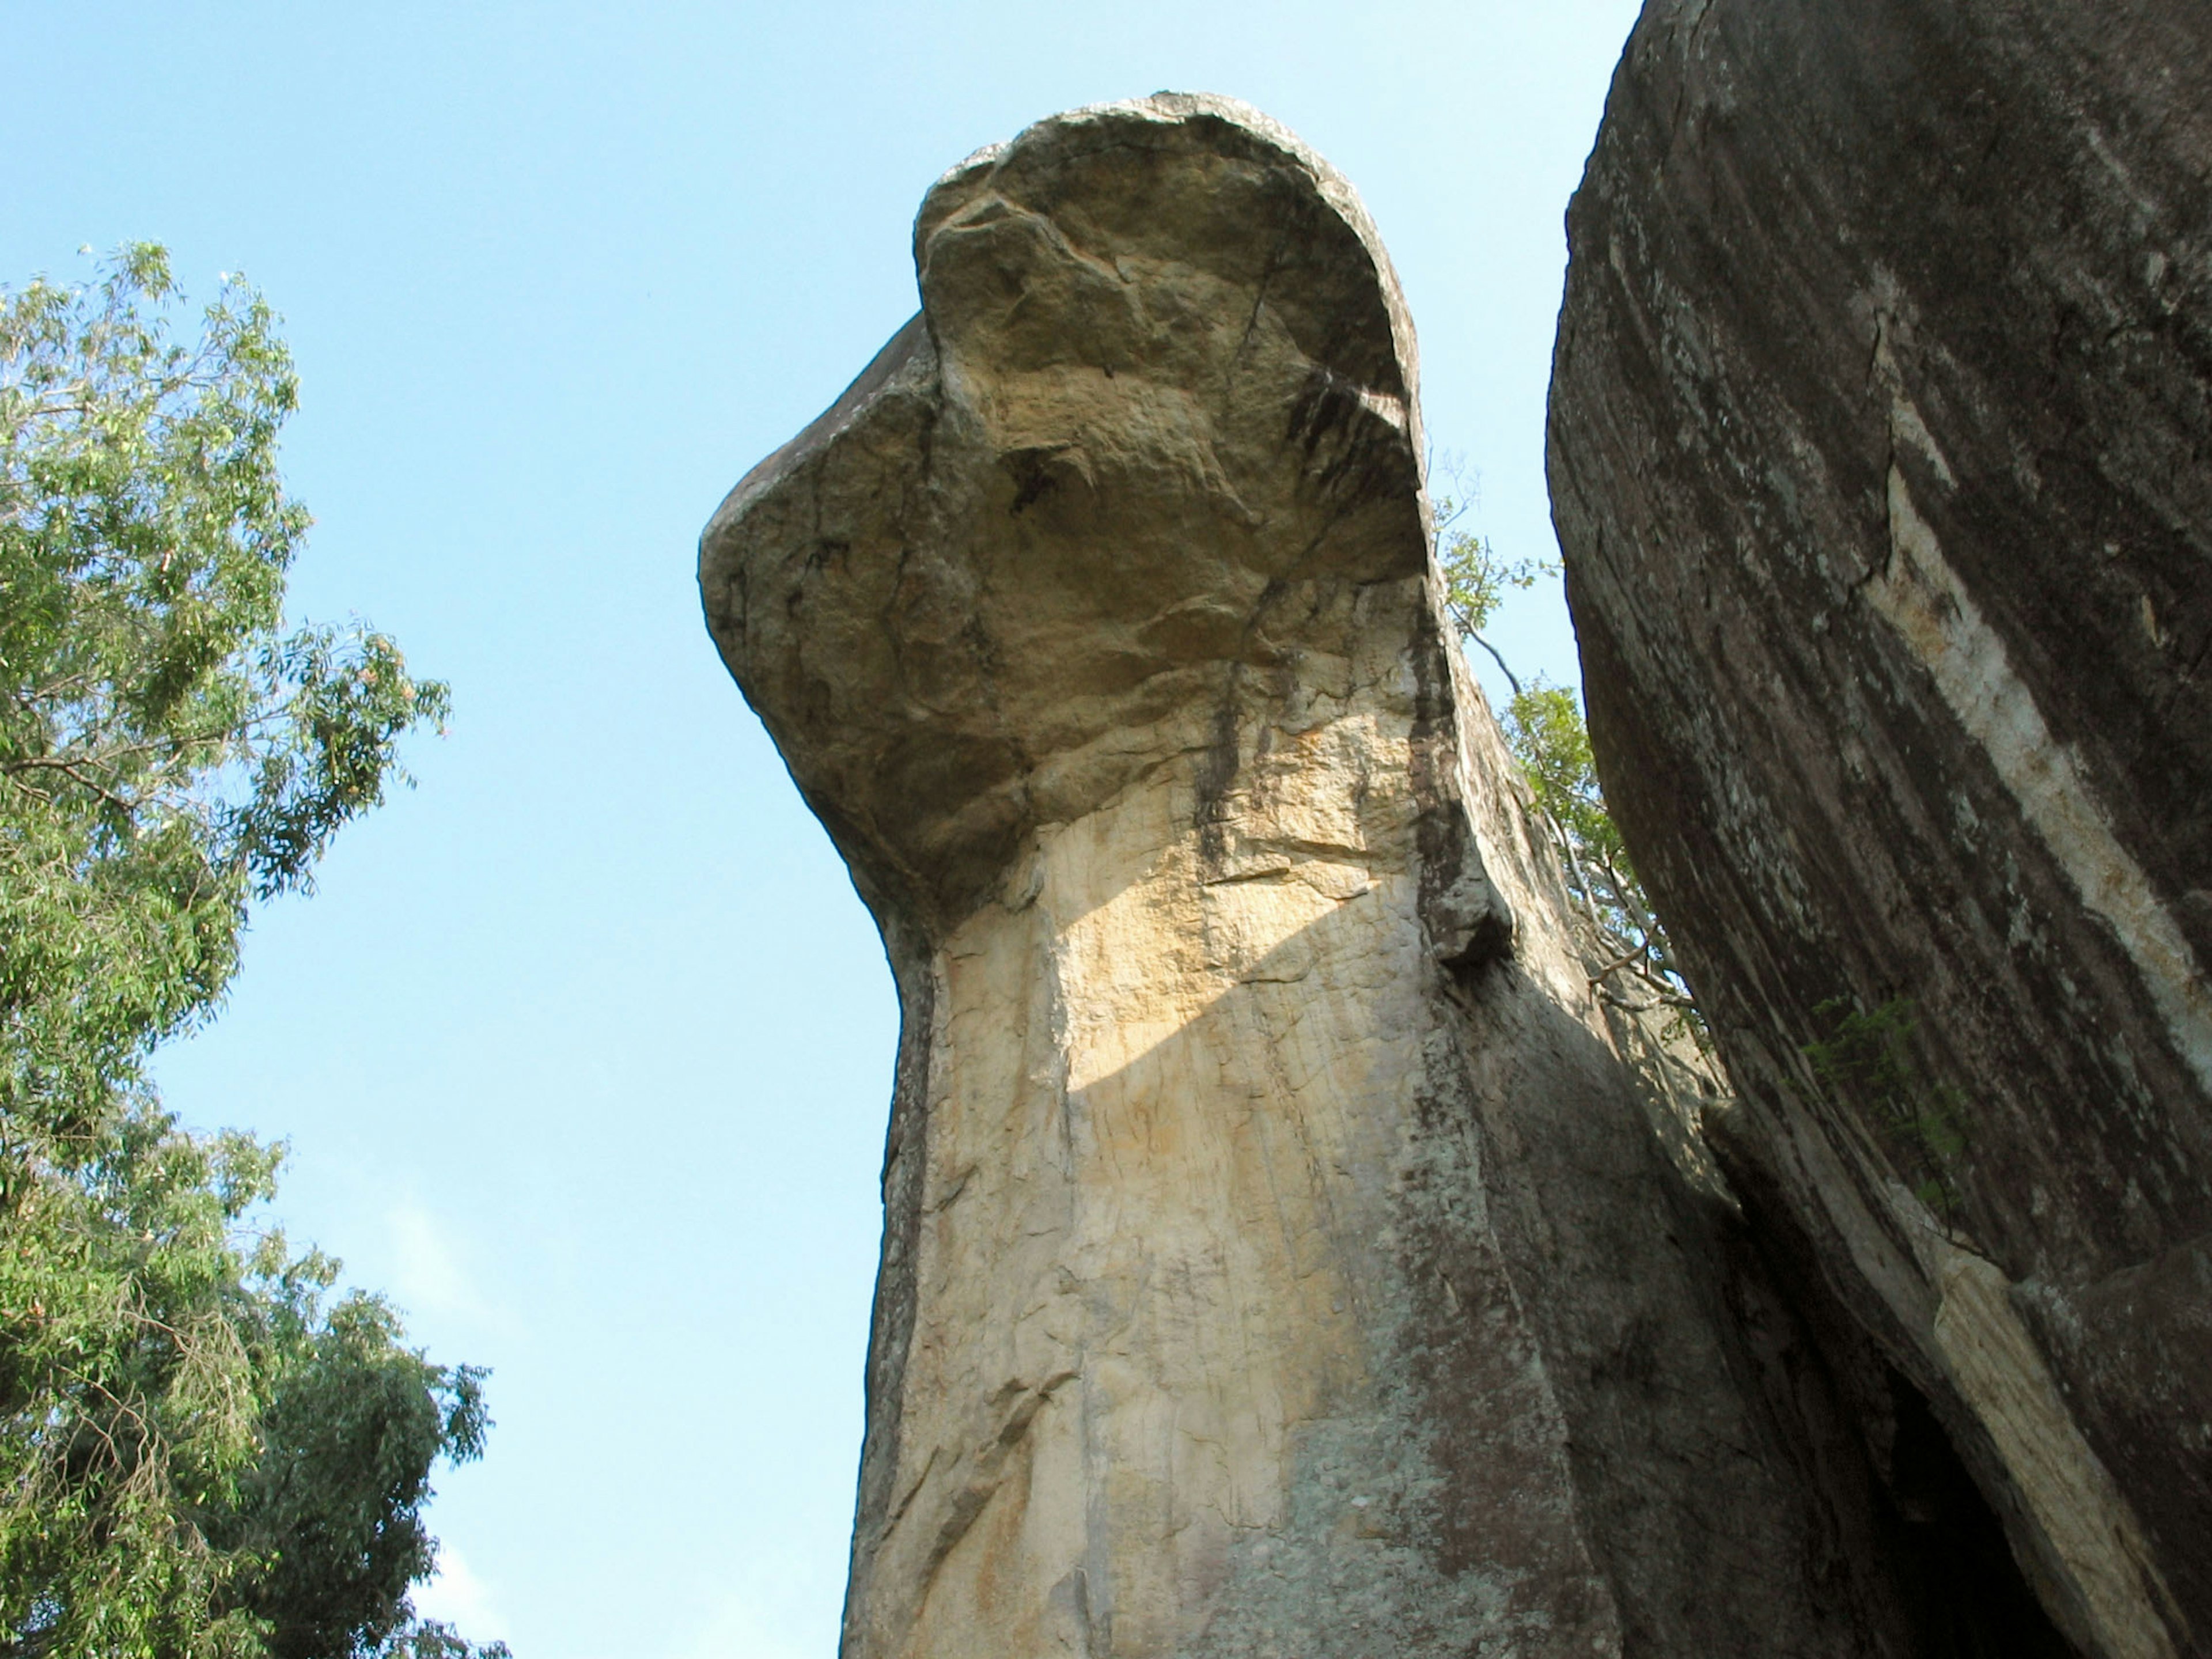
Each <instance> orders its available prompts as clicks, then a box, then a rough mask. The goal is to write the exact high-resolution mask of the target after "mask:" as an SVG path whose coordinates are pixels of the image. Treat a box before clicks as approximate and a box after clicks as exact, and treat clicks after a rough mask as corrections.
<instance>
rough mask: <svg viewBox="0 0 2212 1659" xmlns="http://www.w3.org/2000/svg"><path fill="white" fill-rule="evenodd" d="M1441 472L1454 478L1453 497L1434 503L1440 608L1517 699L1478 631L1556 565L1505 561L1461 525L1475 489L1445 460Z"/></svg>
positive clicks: (1516, 685)
mask: <svg viewBox="0 0 2212 1659" xmlns="http://www.w3.org/2000/svg"><path fill="white" fill-rule="evenodd" d="M1445 470H1446V471H1447V473H1448V474H1449V477H1451V479H1452V489H1451V493H1450V494H1449V495H1439V496H1438V497H1437V502H1436V520H1437V564H1438V565H1439V566H1440V567H1441V568H1442V569H1443V578H1444V608H1445V609H1446V610H1447V611H1449V613H1450V615H1451V619H1452V625H1453V626H1454V627H1455V628H1456V629H1459V633H1460V637H1461V639H1462V640H1463V641H1467V640H1471V641H1474V643H1475V644H1477V645H1479V646H1480V647H1482V648H1483V649H1484V650H1485V651H1486V652H1488V653H1490V656H1491V659H1492V661H1493V662H1495V663H1496V664H1497V665H1498V671H1499V672H1500V673H1502V674H1504V676H1505V680H1506V684H1509V685H1510V686H1511V687H1512V688H1513V690H1514V692H1515V694H1516V696H1517V695H1518V694H1519V692H1520V690H1521V682H1520V680H1519V679H1518V678H1516V677H1515V675H1514V672H1513V670H1512V669H1511V668H1510V667H1509V666H1508V665H1507V664H1506V661H1505V659H1504V655H1503V654H1501V653H1499V651H1498V647H1496V646H1494V645H1492V643H1491V642H1490V641H1489V640H1488V639H1486V638H1485V637H1484V635H1483V631H1482V630H1483V629H1486V628H1487V627H1489V626H1490V619H1491V618H1492V617H1493V616H1495V615H1497V613H1498V606H1499V605H1503V604H1504V602H1505V594H1506V590H1507V589H1509V588H1518V589H1521V590H1522V591H1523V592H1526V591H1527V590H1528V589H1529V588H1532V587H1534V586H1535V585H1536V584H1537V582H1538V581H1539V580H1541V579H1542V578H1544V577H1546V576H1556V575H1558V574H1559V561H1557V560H1556V559H1541V558H1530V559H1507V558H1504V557H1503V556H1500V554H1499V553H1498V550H1497V548H1496V547H1495V546H1494V545H1492V543H1491V540H1490V538H1488V537H1487V536H1483V535H1479V534H1477V533H1476V532H1474V531H1473V530H1471V529H1468V528H1466V527H1464V526H1463V525H1462V520H1464V519H1465V518H1466V516H1467V514H1468V512H1469V511H1470V510H1471V509H1472V507H1473V506H1474V487H1473V484H1472V483H1471V482H1470V481H1469V480H1468V477H1467V475H1466V473H1465V471H1464V469H1462V468H1461V467H1459V466H1458V465H1455V464H1454V463H1451V462H1449V461H1447V463H1446V466H1445Z"/></svg>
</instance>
